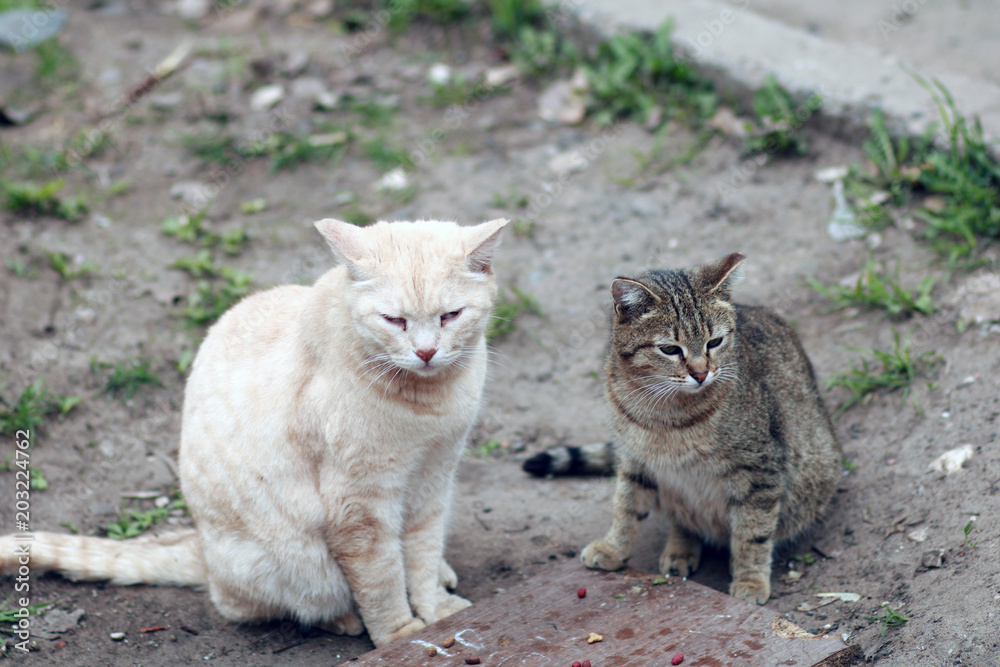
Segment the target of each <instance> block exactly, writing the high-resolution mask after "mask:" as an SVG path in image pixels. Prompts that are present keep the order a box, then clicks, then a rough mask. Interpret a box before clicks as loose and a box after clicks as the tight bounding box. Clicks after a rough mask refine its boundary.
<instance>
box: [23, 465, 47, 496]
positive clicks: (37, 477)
mask: <svg viewBox="0 0 1000 667" xmlns="http://www.w3.org/2000/svg"><path fill="white" fill-rule="evenodd" d="M28 476H29V478H30V479H31V482H30V485H31V488H33V489H34V490H36V491H44V490H45V489H47V488H49V480H47V479H45V475H43V474H42V471H41V470H39V469H38V468H30V467H29V468H28Z"/></svg>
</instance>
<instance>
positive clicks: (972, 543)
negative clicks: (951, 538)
mask: <svg viewBox="0 0 1000 667" xmlns="http://www.w3.org/2000/svg"><path fill="white" fill-rule="evenodd" d="M975 527H976V526H975V522H974V521H972V520H971V519H970V520H969V523H967V524H965V528H963V529H962V535H963V536H964V537H965V546H967V547H972V548H973V549H977V548H979V542H975V541H973V540H972V538H971V537H970V535H972V530H973V529H974V528H975Z"/></svg>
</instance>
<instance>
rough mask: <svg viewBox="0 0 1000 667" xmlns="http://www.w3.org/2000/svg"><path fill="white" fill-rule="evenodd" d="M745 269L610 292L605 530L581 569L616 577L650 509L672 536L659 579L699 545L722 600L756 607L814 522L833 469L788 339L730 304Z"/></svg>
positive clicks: (820, 417) (728, 264) (737, 258)
mask: <svg viewBox="0 0 1000 667" xmlns="http://www.w3.org/2000/svg"><path fill="white" fill-rule="evenodd" d="M743 260H744V257H743V255H741V254H739V253H733V254H731V255H729V256H727V257H724V258H722V259H721V260H719V261H717V262H715V263H713V264H707V265H704V266H700V267H696V268H693V269H686V270H679V271H673V270H662V271H649V272H647V273H644V274H642V275H640V276H639V277H637V278H635V279H630V278H618V279H616V280H615V281H614V282H613V283H612V286H611V293H612V296H613V298H614V315H613V325H612V333H611V348H610V352H609V354H608V358H607V362H606V367H605V371H606V383H605V389H606V393H607V398H608V402H609V403H610V405H611V408H612V421H613V430H614V434H615V450H616V452H617V459H618V461H617V482H616V487H615V494H614V500H613V505H612V511H613V519H612V524H611V529H610V530H609V531H608V534H607V535H606V536H605V537H604V538H603V539H601V540H598V541H596V542H593V543H591V544H589V545H588V546H587V547H586V548H585V549H584V550H583V553H582V554H581V557H582V559H583V562H584V564H586V565H587V567H591V568H600V569H603V570H617V569H619V568H621V567H622V566H623V564H624V562H625V560H626V559H628V558H629V556H631V555H632V551H633V549H634V547H635V543H636V539H637V538H638V535H639V522H640V521H642V520H643V519H644V518H646V516H647V515H648V514H649V512H650V511H651V510H657V511H658V512H659V513H661V514H662V515H663V516H664V517H665V518H666V520H667V522H668V523H669V526H670V532H669V536H668V538H667V544H666V547H665V548H664V550H663V553H662V555H661V556H660V571H661V572H663V574H677V575H681V576H687V575H688V574H690V573H692V572H694V571H695V570H696V569H697V567H698V564H699V560H700V558H701V549H702V542H703V541H704V542H708V543H710V544H716V545H724V546H728V547H729V549H730V553H731V561H730V571H731V572H732V576H733V580H732V584H731V586H730V593H731V594H732V595H734V596H736V597H738V598H741V599H744V600H748V601H751V602H756V603H757V604H764V603H765V602H766V601H767V599H768V597H769V596H770V594H771V559H772V552H773V551H774V549H775V547H776V546H777V545H781V544H783V543H790V542H792V541H794V540H796V538H798V537H800V536H802V535H803V533H804V532H805V531H806V530H807V529H808V528H809V527H810V526H811V525H813V524H814V522H815V521H816V520H817V519H818V518H820V517H821V516H822V515H823V513H824V511H825V510H826V508H827V506H828V504H829V502H830V497H831V495H832V493H833V488H834V484H835V482H836V479H837V477H838V475H839V468H840V466H839V461H840V458H841V456H840V446H839V444H838V442H837V440H836V437H835V436H834V433H833V427H832V425H831V423H830V418H829V416H828V415H827V413H826V410H825V409H824V407H823V402H822V399H821V397H820V395H819V391H818V389H817V387H816V379H815V376H814V374H813V369H812V366H811V364H810V363H809V359H808V358H807V357H806V355H805V352H804V351H803V349H802V346H801V344H800V343H799V340H798V338H797V336H796V335H795V333H794V332H793V331H792V330H791V329H790V328H789V327H788V325H787V324H785V323H784V322H783V321H782V320H781V319H780V318H779V317H778V316H777V315H775V314H774V313H773V312H771V311H770V310H767V309H766V308H761V307H751V306H742V305H736V304H733V303H732V301H731V292H732V289H733V286H734V285H735V284H736V283H737V282H739V280H740V278H741V269H742V267H741V264H742V263H743ZM563 458H569V457H566V456H563Z"/></svg>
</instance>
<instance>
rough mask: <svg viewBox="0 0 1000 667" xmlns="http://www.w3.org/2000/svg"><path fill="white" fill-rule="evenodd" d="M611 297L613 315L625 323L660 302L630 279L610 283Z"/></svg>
mask: <svg viewBox="0 0 1000 667" xmlns="http://www.w3.org/2000/svg"><path fill="white" fill-rule="evenodd" d="M611 297H612V298H613V299H614V300H615V314H617V315H618V316H619V317H621V318H622V319H624V320H625V321H629V320H631V319H633V318H635V317H638V316H639V315H641V314H642V313H644V312H646V311H647V310H649V309H650V308H652V307H653V306H654V305H655V304H657V303H659V301H660V297H658V296H656V295H655V294H653V293H652V292H650V291H649V288H648V287H646V286H645V285H643V284H642V283H640V282H639V281H638V280H632V279H631V278H615V279H614V280H613V281H611Z"/></svg>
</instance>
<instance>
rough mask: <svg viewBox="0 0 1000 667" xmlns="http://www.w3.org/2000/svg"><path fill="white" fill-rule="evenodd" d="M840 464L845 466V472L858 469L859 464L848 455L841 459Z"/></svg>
mask: <svg viewBox="0 0 1000 667" xmlns="http://www.w3.org/2000/svg"><path fill="white" fill-rule="evenodd" d="M840 464H841V465H842V466H844V472H848V473H851V472H857V471H858V467H859V466H858V464H857V463H855V462H854V461H852V460H850V459H848V458H846V457H845V458H842V459H841V460H840Z"/></svg>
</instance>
